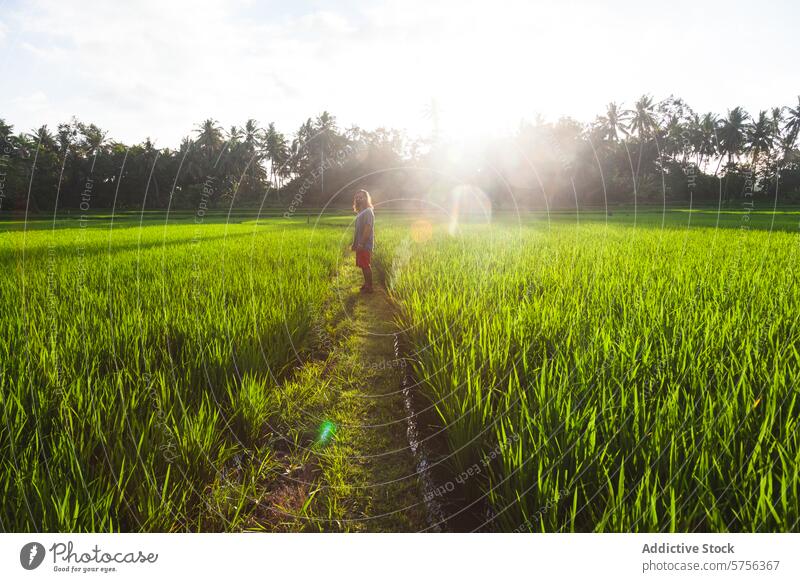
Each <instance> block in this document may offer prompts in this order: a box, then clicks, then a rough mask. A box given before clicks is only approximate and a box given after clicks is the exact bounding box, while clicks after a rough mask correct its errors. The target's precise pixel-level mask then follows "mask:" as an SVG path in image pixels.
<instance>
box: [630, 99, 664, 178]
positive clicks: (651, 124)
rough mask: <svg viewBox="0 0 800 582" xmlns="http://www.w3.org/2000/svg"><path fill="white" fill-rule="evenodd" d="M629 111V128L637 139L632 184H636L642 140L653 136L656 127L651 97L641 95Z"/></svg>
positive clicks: (642, 148) (642, 149)
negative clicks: (637, 150)
mask: <svg viewBox="0 0 800 582" xmlns="http://www.w3.org/2000/svg"><path fill="white" fill-rule="evenodd" d="M629 113H630V114H631V121H630V126H629V129H630V130H631V133H634V132H635V133H636V137H637V138H638V140H639V160H638V162H637V163H636V176H635V178H634V184H636V183H638V181H639V171H640V170H641V167H642V153H643V152H644V140H645V139H647V138H648V137H652V136H654V135H655V133H656V130H657V129H658V123H657V121H656V107H655V103H654V102H653V98H652V97H650V96H649V95H642V96H641V97H639V99H638V100H637V101H636V103H635V104H634V106H633V109H632V110H631V111H630V112H629Z"/></svg>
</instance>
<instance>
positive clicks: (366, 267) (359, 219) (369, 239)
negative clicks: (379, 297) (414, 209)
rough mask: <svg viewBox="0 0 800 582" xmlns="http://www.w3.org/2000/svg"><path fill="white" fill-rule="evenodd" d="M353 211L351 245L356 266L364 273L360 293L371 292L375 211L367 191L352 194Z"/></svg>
mask: <svg viewBox="0 0 800 582" xmlns="http://www.w3.org/2000/svg"><path fill="white" fill-rule="evenodd" d="M353 211H354V212H356V228H355V232H354V233H353V246H351V247H350V249H351V250H353V251H355V252H356V267H360V268H361V272H362V273H364V284H363V285H362V286H361V292H362V293H372V265H371V262H372V249H373V247H374V245H375V213H374V212H373V210H372V199H370V197H369V192H367V191H366V190H359V191H358V192H356V194H355V196H353Z"/></svg>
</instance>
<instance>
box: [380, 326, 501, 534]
mask: <svg viewBox="0 0 800 582" xmlns="http://www.w3.org/2000/svg"><path fill="white" fill-rule="evenodd" d="M410 354H411V350H410V348H409V345H408V342H407V341H406V340H405V338H404V337H403V334H402V333H401V332H397V333H395V334H394V357H395V361H397V362H399V363H400V365H399V370H400V389H401V391H402V394H403V402H404V404H405V409H406V419H407V429H406V435H407V438H408V446H409V448H410V449H411V452H412V454H413V455H414V460H415V463H416V470H417V477H418V479H419V483H420V489H421V492H422V498H423V501H424V503H425V514H426V519H427V523H428V527H427V528H426V529H425V531H427V532H473V531H481V530H482V529H483V524H485V523H486V522H487V516H488V515H490V511H491V509H490V508H489V506H488V504H487V503H486V501H485V499H484V498H482V497H478V498H475V496H474V495H469V494H467V493H466V491H457V489H456V480H455V478H454V475H453V473H452V471H451V470H450V469H449V468H448V464H447V459H448V456H449V454H448V449H447V444H446V442H445V438H444V435H445V433H444V431H445V430H446V429H445V428H443V427H441V424H440V423H441V421H440V420H439V419H438V418H437V417H436V414H435V411H434V409H433V405H432V404H431V403H430V401H429V400H428V399H427V398H426V397H425V396H424V395H423V394H422V393H421V390H422V385H421V383H420V382H419V381H418V380H417V379H416V377H415V375H414V373H413V370H412V369H411V366H410V365H408V362H409V361H410V360H409V358H410V357H411V356H410Z"/></svg>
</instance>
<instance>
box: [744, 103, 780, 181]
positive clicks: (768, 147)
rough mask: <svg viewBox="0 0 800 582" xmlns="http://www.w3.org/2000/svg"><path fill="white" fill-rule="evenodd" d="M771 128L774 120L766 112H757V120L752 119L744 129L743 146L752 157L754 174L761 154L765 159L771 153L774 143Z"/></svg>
mask: <svg viewBox="0 0 800 582" xmlns="http://www.w3.org/2000/svg"><path fill="white" fill-rule="evenodd" d="M773 128H774V120H773V119H770V118H769V117H767V112H766V111H759V112H758V118H757V119H754V120H753V122H752V123H750V124H749V125H748V126H747V128H746V139H747V143H746V144H745V149H746V151H748V152H749V153H750V155H751V156H752V157H751V167H752V170H753V173H754V174H756V173H757V172H758V162H759V161H760V157H761V154H764V153H766V154H767V157H769V153H770V152H771V151H772V146H773V141H774V134H773ZM765 174H766V170H765ZM765 178H766V176H765Z"/></svg>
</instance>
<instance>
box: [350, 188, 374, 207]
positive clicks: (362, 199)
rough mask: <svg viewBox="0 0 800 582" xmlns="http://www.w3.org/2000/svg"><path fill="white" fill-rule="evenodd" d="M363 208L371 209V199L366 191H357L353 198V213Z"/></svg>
mask: <svg viewBox="0 0 800 582" xmlns="http://www.w3.org/2000/svg"><path fill="white" fill-rule="evenodd" d="M365 208H372V198H370V197H369V192H367V191H366V190H359V191H358V192H356V193H355V195H354V196H353V211H354V212H361V211H362V210H364V209H365Z"/></svg>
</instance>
